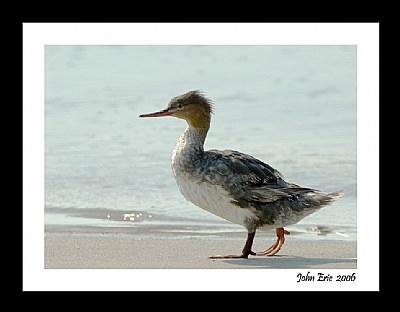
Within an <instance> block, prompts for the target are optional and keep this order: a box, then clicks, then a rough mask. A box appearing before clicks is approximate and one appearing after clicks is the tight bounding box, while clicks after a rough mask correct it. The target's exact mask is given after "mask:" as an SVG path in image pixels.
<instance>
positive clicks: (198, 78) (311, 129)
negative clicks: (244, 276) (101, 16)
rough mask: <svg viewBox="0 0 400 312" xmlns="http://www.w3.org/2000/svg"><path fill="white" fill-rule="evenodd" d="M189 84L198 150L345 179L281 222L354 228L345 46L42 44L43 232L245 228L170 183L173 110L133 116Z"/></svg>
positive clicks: (305, 233) (322, 229)
mask: <svg viewBox="0 0 400 312" xmlns="http://www.w3.org/2000/svg"><path fill="white" fill-rule="evenodd" d="M194 89H201V90H203V91H204V92H205V93H206V95H207V96H208V97H209V98H211V99H212V100H213V101H214V103H215V115H214V116H213V120H212V125H211V129H210V132H209V136H208V138H207V140H206V149H212V148H218V149H234V150H238V151H241V152H245V153H248V154H251V155H253V156H255V157H257V158H260V159H261V160H263V161H264V162H267V163H268V164H270V165H271V166H273V167H275V168H276V169H278V170H279V171H280V172H281V173H282V174H283V175H284V176H285V178H286V180H288V181H291V182H295V183H297V184H300V185H302V186H306V187H313V188H317V189H320V190H323V191H327V192H331V191H339V190H342V191H344V196H343V197H342V198H340V199H339V200H338V201H337V202H335V203H334V204H332V205H330V206H328V207H325V208H323V209H321V210H320V211H319V212H317V213H315V214H313V215H311V216H309V217H307V218H305V219H303V220H302V221H301V222H300V223H298V224H296V225H294V226H292V227H290V228H289V230H291V231H292V232H294V233H297V234H299V237H304V238H308V237H310V238H329V239H350V240H355V239H356V233H357V163H356V161H357V149H356V145H357V142H356V134H357V133H356V123H357V119H356V113H357V107H356V47H355V46H46V48H45V226H46V231H48V232H52V231H70V232H71V231H83V232H85V231H86V232H92V231H99V232H104V233H106V232H117V233H126V234H127V235H128V234H129V235H143V233H147V234H146V235H161V236H174V237H181V236H200V237H203V236H206V237H213V236H218V235H226V236H227V237H229V235H236V234H235V233H239V234H238V235H242V236H243V235H245V234H243V233H245V230H244V229H243V228H242V227H240V226H237V225H233V224H230V223H228V222H226V221H224V220H222V219H220V218H218V217H216V216H214V215H212V214H210V213H208V212H206V211H203V210H201V209H200V208H198V207H196V206H194V205H192V204H191V203H188V202H186V201H185V199H184V198H183V197H182V196H181V195H180V193H179V191H178V189H177V187H176V184H175V181H174V178H173V176H172V172H171V168H170V158H171V153H172V150H173V148H174V146H175V142H176V140H177V139H178V137H179V136H180V134H181V132H182V131H183V130H184V128H185V127H186V125H185V123H184V121H182V120H178V119H175V118H155V119H145V120H142V119H139V118H138V115H139V114H141V113H147V112H152V111H156V110H159V109H162V108H165V107H166V105H167V104H168V102H169V100H170V98H172V97H173V96H176V95H179V94H181V93H184V92H186V91H188V90H194ZM271 234H272V233H271Z"/></svg>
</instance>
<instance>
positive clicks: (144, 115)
mask: <svg viewBox="0 0 400 312" xmlns="http://www.w3.org/2000/svg"><path fill="white" fill-rule="evenodd" d="M170 115H172V112H170V111H169V110H168V108H166V109H164V110H161V111H159V112H155V113H148V114H142V115H140V116H139V117H141V118H143V117H162V116H170Z"/></svg>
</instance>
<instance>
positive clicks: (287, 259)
mask: <svg viewBox="0 0 400 312" xmlns="http://www.w3.org/2000/svg"><path fill="white" fill-rule="evenodd" d="M222 261H223V262H225V263H227V264H232V265H243V266H246V267H259V268H271V269H303V268H309V269H312V268H315V267H320V266H321V265H323V267H324V268H327V269H329V268H330V267H329V265H330V264H332V267H331V268H332V269H335V268H338V267H343V268H354V269H355V268H357V258H343V259H340V258H304V257H298V256H286V255H277V256H273V257H259V258H249V259H225V260H222Z"/></svg>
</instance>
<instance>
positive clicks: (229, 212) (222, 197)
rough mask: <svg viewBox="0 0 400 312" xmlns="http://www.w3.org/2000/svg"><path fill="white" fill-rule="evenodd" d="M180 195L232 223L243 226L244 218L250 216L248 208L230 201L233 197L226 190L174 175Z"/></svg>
mask: <svg viewBox="0 0 400 312" xmlns="http://www.w3.org/2000/svg"><path fill="white" fill-rule="evenodd" d="M175 179H176V182H177V184H178V187H179V190H180V191H181V193H182V195H183V196H184V197H185V198H186V199H187V200H188V201H190V202H192V203H193V204H195V205H196V206H198V207H200V208H202V209H204V210H206V211H208V212H211V213H213V214H215V215H217V216H219V217H221V218H223V219H225V220H228V221H230V222H232V223H236V224H240V225H243V226H244V220H245V219H246V218H250V217H251V216H252V213H251V211H250V210H249V209H246V208H240V207H238V206H236V205H234V204H232V203H231V200H232V199H233V198H232V197H231V196H230V195H229V193H228V192H227V191H225V190H224V189H223V188H222V187H220V186H217V185H212V184H210V183H207V182H200V183H199V182H196V181H192V180H191V179H190V177H185V176H181V175H176V176H175Z"/></svg>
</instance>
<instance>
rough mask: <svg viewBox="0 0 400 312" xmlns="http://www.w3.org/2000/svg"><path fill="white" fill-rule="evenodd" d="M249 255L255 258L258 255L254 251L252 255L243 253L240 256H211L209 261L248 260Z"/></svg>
mask: <svg viewBox="0 0 400 312" xmlns="http://www.w3.org/2000/svg"><path fill="white" fill-rule="evenodd" d="M249 255H252V256H255V255H256V253H255V252H254V251H250V253H242V254H241V255H240V256H239V255H227V256H211V257H208V259H247V258H248V257H249Z"/></svg>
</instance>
